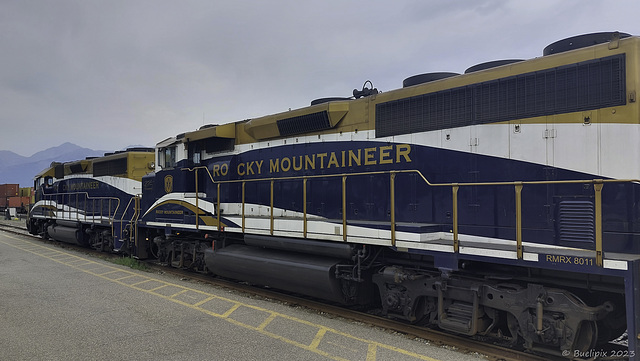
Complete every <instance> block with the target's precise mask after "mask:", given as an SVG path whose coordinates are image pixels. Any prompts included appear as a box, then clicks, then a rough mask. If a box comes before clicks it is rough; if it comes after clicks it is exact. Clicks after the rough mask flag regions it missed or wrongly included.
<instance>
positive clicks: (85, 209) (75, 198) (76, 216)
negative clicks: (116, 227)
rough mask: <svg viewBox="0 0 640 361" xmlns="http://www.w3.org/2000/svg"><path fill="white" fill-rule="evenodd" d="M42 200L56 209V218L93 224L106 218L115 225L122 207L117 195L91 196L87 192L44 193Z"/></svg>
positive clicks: (45, 204) (54, 214)
mask: <svg viewBox="0 0 640 361" xmlns="http://www.w3.org/2000/svg"><path fill="white" fill-rule="evenodd" d="M42 202H43V205H44V206H45V207H46V208H49V209H53V210H54V211H53V216H54V217H55V218H58V219H64V220H76V221H82V222H85V223H92V224H95V223H102V222H103V221H104V220H105V219H106V220H107V221H108V222H109V224H110V225H113V221H114V218H115V215H116V213H117V211H118V208H119V207H120V199H118V198H116V197H91V196H89V194H88V193H86V192H74V193H49V194H43V195H42ZM105 206H106V209H105ZM65 215H66V216H65Z"/></svg>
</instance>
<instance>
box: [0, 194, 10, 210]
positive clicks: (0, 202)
mask: <svg viewBox="0 0 640 361" xmlns="http://www.w3.org/2000/svg"><path fill="white" fill-rule="evenodd" d="M7 198H8V197H5V196H0V209H5V208H7Z"/></svg>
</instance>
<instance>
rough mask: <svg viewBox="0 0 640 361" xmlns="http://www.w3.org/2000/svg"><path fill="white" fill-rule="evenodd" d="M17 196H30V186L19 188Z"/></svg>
mask: <svg viewBox="0 0 640 361" xmlns="http://www.w3.org/2000/svg"><path fill="white" fill-rule="evenodd" d="M18 196H20V197H31V188H30V187H24V188H20V193H19V194H18Z"/></svg>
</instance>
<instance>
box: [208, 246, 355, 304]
mask: <svg viewBox="0 0 640 361" xmlns="http://www.w3.org/2000/svg"><path fill="white" fill-rule="evenodd" d="M205 262H206V264H207V268H208V269H209V271H211V272H213V273H214V274H216V275H218V276H222V277H227V278H233V279H237V280H242V281H246V282H249V283H253V284H258V285H262V286H269V287H273V288H277V289H281V290H285V291H290V292H295V293H300V294H304V295H308V296H312V297H317V298H321V299H324V300H329V301H334V302H339V303H347V302H346V301H345V297H344V296H343V294H342V288H341V282H340V280H338V279H336V277H335V267H336V265H337V264H338V263H339V262H340V259H338V258H334V257H324V256H316V255H310V254H304V253H294V252H285V251H280V250H274V249H263V248H258V247H251V246H245V245H230V246H227V247H224V248H220V249H217V250H215V251H214V250H212V249H208V250H207V251H206V252H205Z"/></svg>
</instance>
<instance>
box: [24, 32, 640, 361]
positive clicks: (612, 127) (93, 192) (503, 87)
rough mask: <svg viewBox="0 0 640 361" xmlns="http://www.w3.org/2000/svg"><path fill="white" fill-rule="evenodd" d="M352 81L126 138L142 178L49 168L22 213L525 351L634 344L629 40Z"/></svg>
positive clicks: (639, 192)
mask: <svg viewBox="0 0 640 361" xmlns="http://www.w3.org/2000/svg"><path fill="white" fill-rule="evenodd" d="M367 85H369V84H368V83H365V86H363V88H362V90H354V92H353V95H354V96H353V97H350V98H326V99H319V100H317V101H314V102H312V105H311V106H309V107H305V108H302V109H297V110H291V111H287V112H284V113H280V114H275V115H268V116H264V117H261V118H255V119H250V120H245V121H238V122H234V123H228V124H223V125H212V126H204V127H202V128H200V129H199V130H196V131H190V132H186V133H183V134H179V135H177V136H175V137H171V138H168V139H166V140H164V141H162V142H160V143H158V144H157V146H156V149H155V158H149V154H151V155H153V153H146V152H139V151H138V152H136V151H130V152H124V153H122V154H123V155H121V156H122V157H125V155H126V156H127V157H137V156H140V157H141V158H137V160H133V158H127V159H129V163H128V164H133V163H136V162H138V163H139V164H141V166H140V167H139V168H137V169H139V170H144V171H145V173H146V171H147V170H150V169H144V168H145V167H147V166H151V165H152V163H153V165H154V171H153V172H149V173H148V174H146V175H144V176H140V173H136V174H135V175H134V174H133V173H130V172H120V173H119V174H120V175H115V176H112V177H113V179H111V181H110V182H111V183H109V182H105V181H104V180H103V179H104V174H101V173H96V169H98V168H99V167H97V165H99V164H101V162H104V161H106V160H110V159H111V158H109V157H114V156H108V157H105V158H104V159H102V158H99V159H94V160H87V161H81V162H79V165H78V164H76V163H70V164H64V165H56V166H54V167H53V171H51V170H49V171H45V172H43V173H42V174H40V175H39V176H38V177H37V178H36V186H37V187H38V193H37V198H38V199H37V201H38V203H36V205H35V206H34V207H33V209H32V211H31V218H30V221H29V226H30V229H31V230H32V231H33V232H34V233H41V234H43V235H45V236H47V237H51V238H54V239H60V240H62V241H72V242H75V243H86V244H90V245H93V246H94V247H101V248H107V249H111V250H119V251H122V252H127V253H130V254H132V255H134V256H136V257H140V258H148V257H153V258H157V259H159V260H160V261H161V262H164V263H167V264H169V265H171V266H174V267H183V268H191V269H194V270H198V271H203V272H210V273H213V274H216V275H219V276H223V277H229V278H234V279H239V280H244V281H247V282H250V283H254V284H260V285H267V286H271V287H274V288H279V289H283V290H288V291H292V292H297V293H301V294H306V295H310V296H313V297H317V298H321V299H326V300H330V301H334V302H340V303H343V304H363V305H371V306H373V307H378V308H379V309H380V310H381V312H382V313H383V314H385V315H387V316H389V317H393V318H397V319H403V320H406V321H408V322H412V323H416V324H434V325H437V326H439V327H440V328H442V329H444V330H448V331H452V332H456V333H461V334H466V335H471V336H473V335H485V336H494V337H496V338H499V339H502V340H504V339H508V340H511V341H512V342H513V343H514V344H516V343H522V344H523V345H524V346H525V348H527V349H530V350H537V351H542V352H548V353H557V354H560V353H562V354H564V355H574V354H575V352H576V351H577V352H586V351H588V350H592V349H594V348H595V347H600V346H601V345H603V344H605V343H607V342H608V341H610V340H612V339H615V338H617V337H619V336H620V335H621V334H623V333H624V332H625V331H627V332H628V334H629V335H630V336H629V341H628V343H629V355H631V358H634V357H635V351H637V350H638V341H637V337H636V336H635V335H637V334H640V329H638V327H640V321H639V320H638V316H639V315H640V313H639V312H638V311H637V310H636V308H637V305H638V304H640V303H639V297H640V294H639V292H640V291H638V289H640V288H639V287H637V285H638V279H637V278H638V277H639V276H638V270H639V268H638V267H639V263H638V262H639V260H640V218H639V217H640V188H639V185H638V182H639V180H640V167H638V166H637V164H638V163H639V161H640V159H639V158H640V142H639V141H638V139H640V104H639V103H638V100H637V91H638V90H639V89H640V38H638V37H634V36H630V35H628V34H623V33H617V32H616V33H597V34H588V35H582V36H578V37H574V38H570V39H565V40H561V41H558V42H556V43H553V44H551V45H549V46H548V47H547V48H545V49H544V56H542V57H539V58H535V59H531V60H502V61H493V62H489V63H484V64H480V65H477V66H474V67H472V68H469V69H468V70H467V71H466V72H465V73H464V74H454V73H429V74H421V75H418V76H414V77H411V78H408V79H406V80H405V81H404V84H403V85H404V86H403V88H401V89H397V90H393V91H389V92H385V93H380V92H378V91H377V90H376V89H375V88H373V85H369V86H367ZM82 162H88V163H91V164H92V168H93V170H92V171H93V173H91V171H90V169H89V167H87V166H85V167H84V168H82V164H83V163H82ZM114 166H115V165H114ZM60 167H63V168H64V169H66V168H67V167H68V168H69V169H70V171H69V172H62V171H60V172H59V171H58V170H57V169H58V168H60ZM74 167H76V168H77V169H83V170H82V172H79V173H73V172H71V169H73V168H74ZM54 173H55V174H54ZM114 174H115V173H114ZM118 177H120V178H119V180H121V181H123V182H122V183H119V182H117V181H116V178H118ZM93 182H95V184H94V183H93ZM96 184H97V185H96ZM74 193H79V194H82V195H81V196H79V197H80V200H79V201H78V200H77V197H76V198H75V199H74V196H73V194H74ZM98 198H101V199H102V201H101V202H100V203H101V206H100V208H99V209H100V212H96V211H95V210H90V205H91V204H92V203H93V204H95V203H96V200H97V199H98ZM107 199H112V200H116V199H117V200H118V204H119V205H118V208H117V209H113V210H112V209H111V208H110V207H113V205H110V206H107V208H105V203H104V202H106V201H107ZM74 202H76V203H75V204H77V205H75V204H74ZM78 202H79V203H78ZM94 207H95V206H94ZM74 212H75V213H74ZM98 220H99V222H98Z"/></svg>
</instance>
